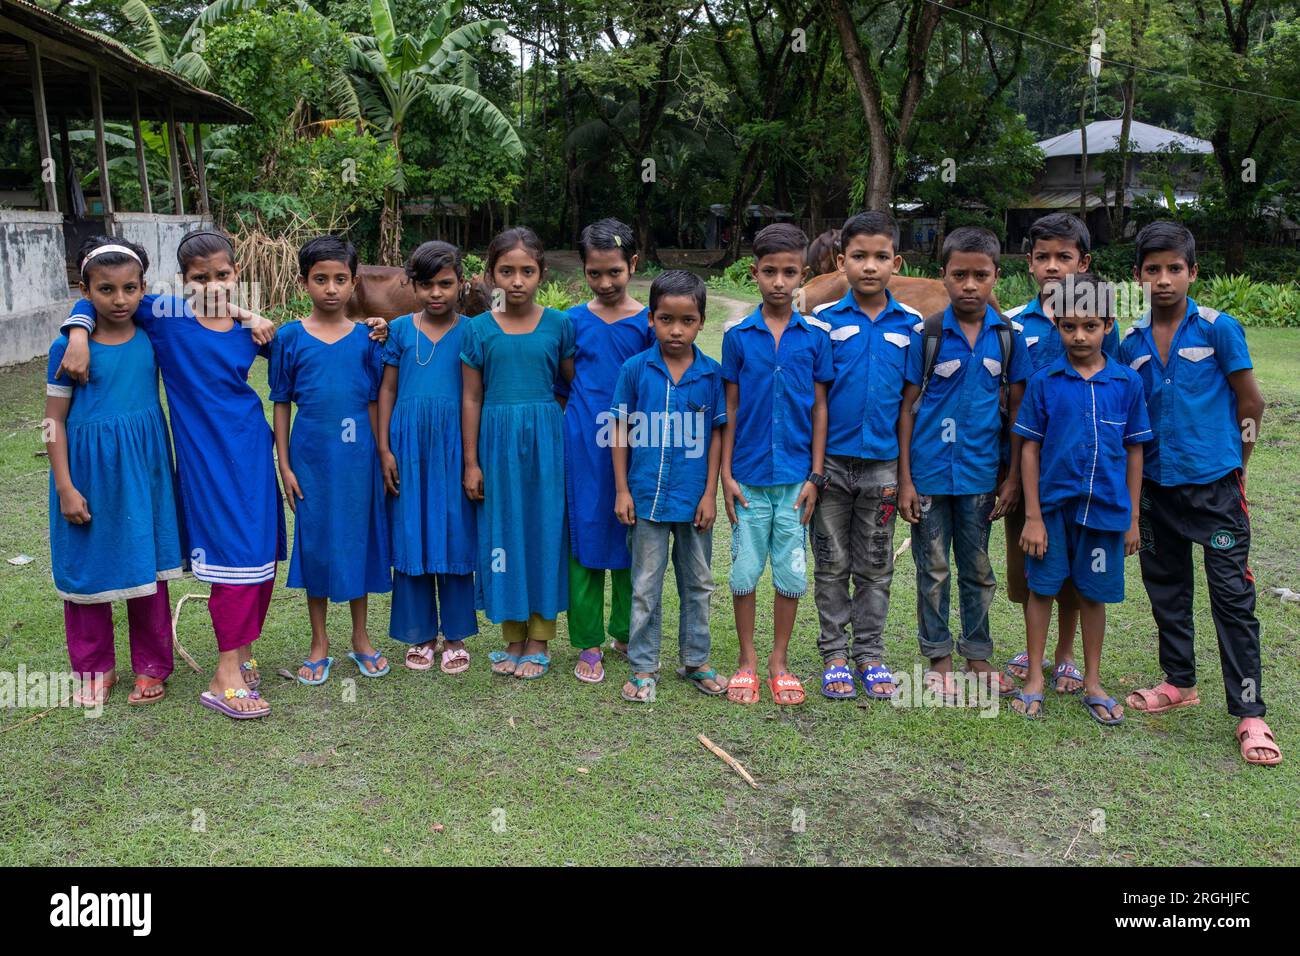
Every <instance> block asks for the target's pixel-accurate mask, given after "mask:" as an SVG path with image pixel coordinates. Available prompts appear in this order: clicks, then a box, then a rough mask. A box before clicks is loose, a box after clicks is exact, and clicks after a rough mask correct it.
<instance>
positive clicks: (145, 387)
mask: <svg viewBox="0 0 1300 956" xmlns="http://www.w3.org/2000/svg"><path fill="white" fill-rule="evenodd" d="M67 347H68V340H67V339H66V338H65V337H63V336H59V338H57V339H55V341H54V344H53V345H52V346H50V363H49V373H48V375H47V377H46V383H47V384H46V393H47V394H49V395H54V396H58V397H64V398H71V399H72V405H71V407H69V409H68V418H67V423H66V427H67V434H68V470H69V472H70V473H71V476H72V484H73V486H74V487H75V488H76V489H77V490H78V491H79V492H81V494H82V495H83V496H85V499H86V507H87V509H88V510H89V511H90V521H89V523H87V524H81V525H76V524H71V523H70V522H68V521H67V520H66V519H65V518H64V517H63V515H62V514H60V513H59V496H58V493H57V492H56V491H55V489H54V472H53V471H51V472H50V557H51V564H52V567H53V572H54V588H55V590H56V591H57V592H58V594H59V597H61V598H63V600H65V601H71V602H73V603H74V604H99V603H102V602H104V601H123V600H127V599H129V598H136V597H144V596H146V595H149V594H153V593H155V592H156V591H157V590H158V584H157V582H158V581H166V580H168V579H171V578H179V577H180V576H181V573H182V571H181V544H180V537H179V534H178V531H177V523H176V496H175V488H174V484H175V480H176V479H175V474H174V473H173V471H172V448H171V442H170V441H168V439H167V422H166V421H165V420H164V418H163V411H162V403H161V402H159V401H158V366H157V365H156V364H155V361H154V354H153V347H152V346H151V345H150V344H149V339H148V337H147V336H146V335H145V334H144V333H143V332H141V331H140V330H138V329H137V330H136V332H135V335H134V336H132V337H131V339H129V340H128V341H126V342H123V343H121V344H119V345H102V344H100V343H99V342H96V341H94V340H93V339H92V340H91V342H90V381H89V382H87V383H86V384H85V385H75V384H74V383H73V381H72V380H71V379H70V378H68V377H67V376H59V375H56V373H57V372H58V369H59V365H60V364H62V362H63V353H64V352H65V351H66V349H67Z"/></svg>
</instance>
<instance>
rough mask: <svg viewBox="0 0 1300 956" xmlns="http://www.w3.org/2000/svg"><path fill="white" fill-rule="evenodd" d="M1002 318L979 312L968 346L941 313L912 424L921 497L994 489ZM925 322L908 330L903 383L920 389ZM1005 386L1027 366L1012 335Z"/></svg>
mask: <svg viewBox="0 0 1300 956" xmlns="http://www.w3.org/2000/svg"><path fill="white" fill-rule="evenodd" d="M1008 324H1009V323H1008V320H1006V319H1004V318H1003V317H1002V316H1001V315H999V314H998V312H997V310H996V309H994V308H993V307H992V306H985V307H984V326H983V328H981V329H980V333H979V335H978V336H977V337H976V339H975V347H974V348H971V345H970V343H969V342H968V341H967V339H966V333H965V332H963V331H962V329H961V325H960V324H959V323H958V321H957V317H956V316H955V315H953V312H952V306H949V307H948V308H946V309H944V312H943V332H942V335H941V336H940V339H939V351H938V352H937V353H936V354H935V362H934V374H933V375H932V376H931V377H930V384H929V385H928V386H926V390H925V395H924V396H923V397H922V399H921V407H920V408H919V409H918V410H917V413H916V421H915V423H914V424H913V426H912V447H911V453H912V484H913V485H915V486H916V490H917V493H918V494H922V495H979V494H984V493H986V492H989V491H992V490H993V489H994V487H995V486H996V484H997V480H998V466H999V465H1000V464H1001V462H1002V458H1003V454H1004V449H1003V444H1002V441H1001V433H1002V414H1001V412H1000V411H999V396H998V390H999V388H1000V387H1001V381H1002V342H1001V340H1000V339H999V338H998V333H997V331H996V329H997V327H998V326H1003V325H1008ZM924 331H925V323H924V322H917V323H916V324H915V325H913V326H912V341H911V344H910V345H909V346H908V348H907V373H906V375H907V380H908V381H909V382H911V383H912V384H913V385H917V386H919V385H920V384H921V375H922V372H923V371H924V369H923V368H922V364H923V362H924V358H925V344H924V338H925V336H924ZM1010 365H1011V367H1010V369H1008V371H1007V380H1008V382H1010V383H1011V384H1013V385H1014V384H1015V383H1017V382H1023V381H1024V380H1025V378H1026V376H1027V371H1028V366H1029V360H1028V358H1027V357H1026V356H1025V340H1024V338H1023V337H1021V336H1020V334H1019V333H1015V332H1014V330H1013V334H1012V336H1011V358H1010Z"/></svg>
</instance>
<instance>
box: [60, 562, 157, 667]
mask: <svg viewBox="0 0 1300 956" xmlns="http://www.w3.org/2000/svg"><path fill="white" fill-rule="evenodd" d="M126 619H127V626H128V629H129V633H130V639H131V670H133V671H134V672H135V673H136V675H137V676H139V677H157V678H160V679H166V678H167V677H168V676H169V675H170V674H171V672H172V620H171V602H170V600H169V599H168V597H167V582H166V581H159V582H158V590H157V592H155V593H154V594H150V595H148V596H146V597H138V598H131V599H130V600H129V601H127V602H126ZM63 624H64V627H65V628H66V630H67V634H68V658H69V659H70V660H71V661H72V669H73V671H74V672H76V673H78V674H107V673H109V672H110V671H112V670H113V668H114V667H115V666H116V663H117V657H116V654H115V653H114V648H113V604H112V602H110V601H106V602H104V603H103V604H73V603H72V602H71V601H64V602H63Z"/></svg>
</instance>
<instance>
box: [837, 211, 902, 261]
mask: <svg viewBox="0 0 1300 956" xmlns="http://www.w3.org/2000/svg"><path fill="white" fill-rule="evenodd" d="M854 236H888V237H889V238H890V240H891V241H892V242H893V243H894V251H895V252H897V251H898V223H897V222H895V221H894V217H893V216H891V215H890V214H889V213H887V212H877V211H876V210H874V209H872V210H868V211H867V212H860V213H858V214H857V215H856V216H850V217H849V218H848V221H847V222H845V223H844V227H843V228H842V229H841V230H840V242H839V247H840V251H841V252H843V251H844V250H845V249H846V248H847V247H848V244H849V240H850V239H852V238H853V237H854Z"/></svg>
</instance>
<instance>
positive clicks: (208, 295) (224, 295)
mask: <svg viewBox="0 0 1300 956" xmlns="http://www.w3.org/2000/svg"><path fill="white" fill-rule="evenodd" d="M184 279H185V297H186V298H187V299H189V300H190V307H191V308H192V309H194V311H195V312H197V313H198V314H199V315H212V316H219V315H224V314H225V311H226V306H227V305H229V304H230V303H231V302H234V301H235V299H236V293H237V290H238V287H239V269H238V267H237V266H236V265H235V264H234V263H233V262H231V261H230V254H229V253H228V252H214V253H213V254H212V255H210V256H195V257H194V258H193V259H190V260H189V261H188V262H186V263H185V273H184Z"/></svg>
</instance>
